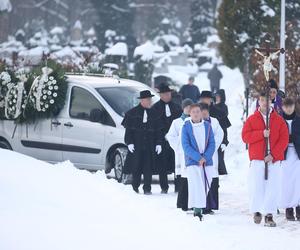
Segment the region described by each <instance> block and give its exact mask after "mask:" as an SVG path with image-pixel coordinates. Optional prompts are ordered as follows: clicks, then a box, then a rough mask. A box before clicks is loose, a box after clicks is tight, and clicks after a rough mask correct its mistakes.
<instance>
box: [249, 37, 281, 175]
mask: <svg viewBox="0 0 300 250" xmlns="http://www.w3.org/2000/svg"><path fill="white" fill-rule="evenodd" d="M263 44H264V47H263V48H255V52H256V53H257V54H259V55H260V56H262V57H263V58H264V65H263V70H264V75H265V78H266V81H267V84H266V95H267V98H266V99H267V119H266V130H269V129H270V117H269V113H270V106H269V102H270V83H269V80H270V72H271V71H273V70H274V67H273V65H272V60H273V57H274V56H275V55H277V54H279V53H282V54H283V53H285V50H284V49H283V48H281V49H279V48H271V35H270V34H269V33H267V34H266V35H265V37H264V38H263ZM263 52H265V54H264V53H263ZM265 144H266V149H265V156H268V155H269V153H270V148H269V138H265ZM268 176H269V166H268V163H265V180H268Z"/></svg>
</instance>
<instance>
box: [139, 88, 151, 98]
mask: <svg viewBox="0 0 300 250" xmlns="http://www.w3.org/2000/svg"><path fill="white" fill-rule="evenodd" d="M153 96H154V95H152V94H151V92H150V90H143V91H141V92H140V96H139V97H138V99H145V98H151V97H153Z"/></svg>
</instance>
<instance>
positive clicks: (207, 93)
mask: <svg viewBox="0 0 300 250" xmlns="http://www.w3.org/2000/svg"><path fill="white" fill-rule="evenodd" d="M200 98H213V95H212V92H211V91H208V90H203V91H202V92H201V95H200Z"/></svg>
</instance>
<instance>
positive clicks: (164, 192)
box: [160, 189, 168, 194]
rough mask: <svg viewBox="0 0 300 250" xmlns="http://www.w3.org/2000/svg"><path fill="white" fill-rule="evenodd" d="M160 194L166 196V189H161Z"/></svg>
mask: <svg viewBox="0 0 300 250" xmlns="http://www.w3.org/2000/svg"><path fill="white" fill-rule="evenodd" d="M160 193H161V194H167V193H168V189H162V190H161V192H160Z"/></svg>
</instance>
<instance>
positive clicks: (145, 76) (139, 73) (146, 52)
mask: <svg viewBox="0 0 300 250" xmlns="http://www.w3.org/2000/svg"><path fill="white" fill-rule="evenodd" d="M153 55H154V46H153V44H152V43H151V42H150V41H147V42H146V43H144V44H142V45H140V46H138V47H136V48H135V51H134V54H133V57H134V63H135V64H134V78H135V79H136V80H137V81H140V82H142V83H145V84H147V85H149V86H151V84H152V74H153V70H154V65H153Z"/></svg>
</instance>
